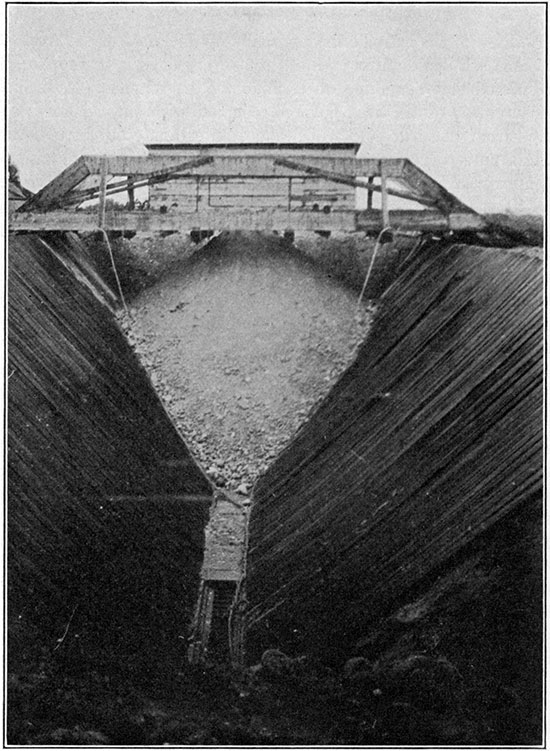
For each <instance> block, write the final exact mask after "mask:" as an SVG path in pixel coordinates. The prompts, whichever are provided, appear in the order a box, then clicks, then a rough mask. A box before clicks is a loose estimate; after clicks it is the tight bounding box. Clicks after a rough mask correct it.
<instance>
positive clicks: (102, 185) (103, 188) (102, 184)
mask: <svg viewBox="0 0 550 751" xmlns="http://www.w3.org/2000/svg"><path fill="white" fill-rule="evenodd" d="M99 175H100V177H99V208H98V213H99V216H98V222H99V226H100V228H101V229H103V227H104V226H105V195H106V192H107V160H106V159H105V158H104V157H102V158H101V161H100V172H99Z"/></svg>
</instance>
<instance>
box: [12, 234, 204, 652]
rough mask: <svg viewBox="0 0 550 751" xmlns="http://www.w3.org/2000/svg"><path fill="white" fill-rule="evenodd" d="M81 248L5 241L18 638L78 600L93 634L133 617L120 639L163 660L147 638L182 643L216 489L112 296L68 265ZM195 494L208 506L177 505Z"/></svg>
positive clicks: (64, 614)
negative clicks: (135, 348)
mask: <svg viewBox="0 0 550 751" xmlns="http://www.w3.org/2000/svg"><path fill="white" fill-rule="evenodd" d="M74 243H75V240H74V239H73V240H72V241H70V242H69V240H68V239H67V238H66V237H64V236H62V235H60V234H59V235H50V236H49V237H48V238H47V240H45V239H44V238H41V237H39V236H36V235H33V236H28V235H26V236H14V237H11V238H10V247H9V285H8V292H9V310H8V316H9V318H8V323H9V329H8V357H9V362H8V554H9V559H8V567H9V585H10V587H9V594H10V606H11V607H10V619H11V620H12V622H13V621H14V620H15V621H16V622H17V628H18V629H19V630H21V628H22V625H23V624H24V623H26V622H27V623H28V624H31V623H36V622H40V624H41V628H42V629H43V631H44V633H45V634H46V633H48V628H51V629H53V630H54V631H55V629H56V628H57V629H58V628H59V624H60V623H61V622H66V621H67V618H68V615H69V614H70V612H71V611H72V609H73V608H74V607H75V605H76V606H78V608H77V618H79V619H81V621H82V622H81V623H80V625H79V626H78V628H79V629H80V636H81V637H82V638H84V636H85V634H86V629H85V627H84V625H83V622H86V623H88V624H90V623H92V622H93V621H94V619H95V621H97V616H98V614H99V613H102V616H101V618H103V626H104V627H105V628H106V629H109V628H110V626H109V621H111V622H116V623H120V621H121V619H122V620H124V618H127V619H128V618H130V616H129V615H128V614H130V613H133V614H134V615H135V618H134V619H133V620H132V618H130V620H131V624H130V625H129V628H128V629H127V630H126V631H125V632H124V633H126V634H130V629H133V630H134V635H133V636H132V638H133V639H135V638H137V636H136V634H137V633H138V632H139V627H138V625H139V624H140V623H141V626H143V633H149V638H150V639H151V640H152V641H151V644H150V649H151V650H153V651H154V649H155V645H154V642H155V637H152V636H151V634H152V633H156V634H157V636H158V635H159V634H161V633H162V628H164V630H165V631H166V629H167V628H168V630H170V629H172V630H173V629H174V628H176V626H175V625H174V623H172V621H171V617H172V616H174V617H176V619H178V623H177V629H178V634H181V633H182V629H183V631H185V627H186V624H185V622H182V621H185V620H186V619H187V618H188V616H190V614H191V609H192V607H193V604H194V596H195V590H196V586H197V583H198V576H199V571H200V565H201V560H202V547H203V537H204V533H203V529H204V524H205V520H206V517H207V514H208V497H209V495H210V494H211V486H210V483H209V481H208V480H207V478H206V477H205V475H204V474H203V472H202V470H201V469H200V468H199V467H198V465H197V464H196V463H195V462H194V460H193V458H192V457H191V455H190V453H189V451H188V449H187V447H186V446H185V444H184V442H183V440H182V437H181V435H180V434H179V433H178V431H177V430H176V428H175V427H174V425H173V424H172V423H171V421H170V419H169V418H168V416H167V414H166V412H165V411H164V408H163V407H162V405H161V403H160V401H159V399H158V397H157V395H156V394H155V392H154V389H153V388H152V386H151V384H150V382H149V380H148V378H147V376H146V374H145V372H144V371H143V369H142V368H141V366H140V365H139V362H138V361H137V359H136V357H135V355H134V353H133V352H132V350H131V348H130V346H129V345H128V343H127V342H126V340H125V338H124V335H123V334H122V332H121V331H120V329H119V328H118V326H117V325H116V323H115V320H114V317H113V315H112V311H111V310H110V309H109V307H108V305H106V304H105V297H106V293H105V289H104V288H103V287H102V285H101V284H100V283H99V284H98V280H97V279H96V280H95V281H94V280H93V279H90V278H88V279H87V282H88V283H87V284H85V283H83V282H82V281H78V280H77V278H76V276H75V274H74V273H73V270H71V268H70V266H69V265H67V263H66V261H67V258H70V255H71V252H72V251H74ZM71 244H72V246H73V247H72V251H71V247H70V246H71ZM81 272H82V273H83V269H81ZM152 494H163V495H162V496H161V497H160V499H159V498H158V497H157V498H156V499H152V498H151V495H152ZM171 494H178V497H177V498H174V499H173V500H170V498H171ZM186 494H194V495H199V496H201V495H202V496H205V500H204V501H203V502H200V500H199V501H196V500H195V501H194V502H193V501H191V502H188V503H186V502H181V498H182V495H184V496H185V495H186ZM121 496H124V497H125V500H124V499H123V500H116V499H117V498H120V497H121ZM113 498H114V499H115V500H109V499H113ZM178 499H179V500H178ZM161 611H162V613H163V616H166V619H167V620H166V622H165V623H164V626H160V625H159V623H158V617H160V616H158V613H159V612H161ZM152 614H153V615H154V614H156V615H155V618H156V621H155V622H156V624H157V626H158V629H157V631H156V632H155V630H154V629H153V630H151V623H152V621H151V618H152V617H153V615H152ZM157 616H158V617H157ZM113 618H114V621H113ZM136 618H137V620H136ZM155 618H153V620H154V619H155ZM168 623H170V624H171V625H170V626H169V627H168V626H167V624H168ZM127 625H128V624H127ZM94 628H95V632H94V633H99V631H98V629H97V623H96V625H95V626H94ZM90 629H91V631H93V630H94V629H93V628H92V627H91V626H90ZM90 629H89V631H90ZM77 630H78V629H77ZM91 631H90V633H91ZM117 633H122V632H120V629H119V631H117ZM58 635H59V634H58ZM98 638H99V637H98ZM175 638H176V637H174V639H175ZM172 641H173V639H172ZM178 646H180V642H178ZM184 647H185V644H184Z"/></svg>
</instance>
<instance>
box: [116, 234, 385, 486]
mask: <svg viewBox="0 0 550 751" xmlns="http://www.w3.org/2000/svg"><path fill="white" fill-rule="evenodd" d="M371 318H372V310H370V309H366V308H365V307H364V306H363V305H361V307H358V305H357V295H356V293H355V292H353V291H351V290H349V289H347V288H346V287H344V286H343V285H342V284H340V283H338V282H335V281H334V280H332V279H330V278H329V277H328V276H327V275H326V274H325V273H324V272H323V271H322V270H320V269H319V268H318V267H317V266H316V265H315V264H314V263H313V262H312V261H311V260H310V259H308V258H307V257H306V256H305V255H304V254H302V253H300V252H299V251H298V250H296V248H293V247H291V246H288V245H285V244H284V243H283V242H282V241H281V239H280V238H278V237H275V236H269V235H262V234H260V233H255V234H244V233H232V234H231V235H222V236H220V237H218V238H216V239H214V240H213V241H212V242H210V243H209V244H208V245H207V246H205V247H203V248H201V249H199V250H197V252H196V253H195V254H194V255H193V256H192V257H191V258H190V259H187V260H183V261H182V263H181V264H180V265H179V266H178V267H176V268H172V269H171V273H170V275H169V276H167V277H165V278H164V279H161V280H160V281H159V282H157V283H156V284H155V285H154V286H152V287H150V288H149V289H147V290H145V291H143V292H142V293H141V294H139V295H138V296H137V297H136V298H135V299H134V300H133V302H132V305H131V308H130V313H129V315H127V316H124V317H123V318H122V319H121V323H122V326H123V328H124V330H125V331H126V333H127V336H128V339H129V341H130V343H131V344H132V346H133V347H134V348H135V351H136V352H137V354H138V356H139V357H140V359H141V362H142V363H143V365H144V366H145V368H146V369H147V370H148V372H149V373H150V377H151V380H152V382H153V384H154V386H155V387H156V389H157V391H158V393H159V394H160V396H161V398H162V400H163V402H164V404H165V406H166V409H167V411H168V412H169V414H170V415H171V417H172V418H173V420H174V422H175V423H176V425H177V426H178V428H179V429H180V430H181V431H182V433H183V435H184V437H185V439H186V441H187V443H188V445H189V446H190V448H191V450H192V452H193V453H194V455H195V456H196V458H197V459H198V460H199V461H200V462H201V464H202V465H203V466H204V468H205V469H206V470H207V473H208V475H209V476H210V478H211V479H212V480H213V481H214V483H215V484H216V485H218V486H219V487H226V488H228V489H230V490H231V489H233V490H235V489H240V492H242V493H248V492H249V490H250V489H251V486H252V485H253V483H254V481H255V479H256V478H257V477H258V475H259V474H260V473H262V472H263V471H265V470H266V469H267V467H268V465H269V464H270V463H271V462H272V461H273V459H274V458H275V457H276V456H277V455H278V454H279V453H280V451H281V450H282V449H283V448H284V446H285V445H287V444H288V442H289V441H290V439H291V437H292V436H293V435H294V434H295V432H296V431H297V430H298V429H299V427H300V426H301V425H302V424H303V423H304V422H306V421H307V419H308V415H309V414H310V413H311V411H312V410H314V409H315V407H316V405H317V404H318V403H319V402H320V401H321V400H322V399H323V398H324V396H326V394H327V393H328V392H329V391H330V389H331V387H332V385H333V384H334V382H335V381H336V380H337V378H338V376H339V375H340V374H341V372H342V371H343V370H344V369H345V368H346V367H347V365H349V363H350V362H351V361H352V360H353V358H354V356H355V353H356V349H357V347H358V345H359V344H360V343H361V342H362V341H363V340H364V338H365V335H366V333H367V332H368V329H369V325H370V321H371Z"/></svg>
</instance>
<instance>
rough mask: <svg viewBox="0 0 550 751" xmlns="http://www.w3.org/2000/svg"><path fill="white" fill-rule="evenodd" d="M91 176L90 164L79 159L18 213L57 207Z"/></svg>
mask: <svg viewBox="0 0 550 751" xmlns="http://www.w3.org/2000/svg"><path fill="white" fill-rule="evenodd" d="M89 175H90V170H89V168H88V164H87V162H86V159H85V158H84V157H82V156H81V157H79V158H78V159H77V160H76V162H73V163H72V164H71V165H69V166H68V167H67V169H65V170H63V172H62V173H61V174H60V175H58V176H57V177H55V178H54V179H53V180H52V181H51V182H49V183H48V184H47V185H46V186H44V187H43V188H42V189H41V190H39V191H38V193H35V195H34V196H31V197H30V198H29V199H28V200H27V201H25V203H24V204H22V205H21V206H20V207H19V208H18V209H17V211H31V210H34V209H48V208H50V207H52V206H56V205H57V203H58V201H59V199H60V198H62V197H63V196H64V195H66V194H67V193H68V192H69V191H70V190H72V189H73V188H74V187H76V186H77V185H78V184H79V183H81V182H82V180H85V179H86V178H87V177H88V176H89Z"/></svg>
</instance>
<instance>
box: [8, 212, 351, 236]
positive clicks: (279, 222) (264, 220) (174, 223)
mask: <svg viewBox="0 0 550 751" xmlns="http://www.w3.org/2000/svg"><path fill="white" fill-rule="evenodd" d="M9 229H10V231H23V230H25V231H31V232H32V231H34V232H42V231H50V230H58V231H74V232H94V231H95V230H97V229H98V222H97V212H96V211H93V212H88V211H85V210H81V211H77V210H70V209H67V210H65V211H63V210H58V211H49V212H45V213H38V212H37V213H33V212H30V211H29V212H25V213H24V214H17V213H14V214H13V215H11V216H10V217H9ZM104 229H105V230H107V231H125V230H127V231H133V232H166V231H173V232H188V231H190V230H193V229H213V230H225V229H227V230H237V229H242V230H260V231H262V230H264V231H272V230H277V231H279V232H284V231H285V230H287V229H293V230H326V231H329V230H330V231H344V232H353V231H354V229H355V211H354V210H352V209H350V210H338V211H332V212H330V213H328V214H325V213H324V212H322V211H291V212H289V211H286V210H285V209H273V210H270V209H268V210H242V211H240V210H238V209H211V210H204V211H197V212H190V213H188V214H183V213H176V212H174V213H170V212H168V213H166V214H161V213H160V212H155V211H126V210H121V211H111V210H109V211H107V212H106V213H105V225H104Z"/></svg>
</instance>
